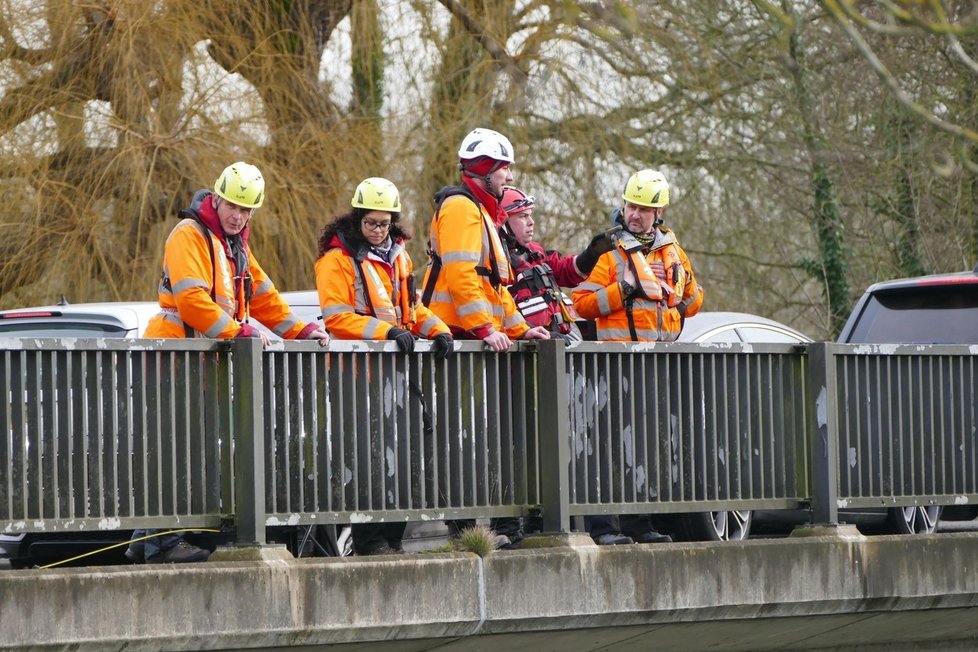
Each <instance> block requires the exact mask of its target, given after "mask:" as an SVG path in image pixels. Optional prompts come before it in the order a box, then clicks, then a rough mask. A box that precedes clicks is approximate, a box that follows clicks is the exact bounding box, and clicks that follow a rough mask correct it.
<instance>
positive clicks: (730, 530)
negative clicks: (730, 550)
mask: <svg viewBox="0 0 978 652" xmlns="http://www.w3.org/2000/svg"><path fill="white" fill-rule="evenodd" d="M750 524H751V512H750V510H743V511H736V512H699V513H695V514H682V515H680V516H679V524H678V528H677V529H678V531H679V534H680V536H681V537H682V538H683V540H685V541H743V540H745V539H747V537H749V536H750Z"/></svg>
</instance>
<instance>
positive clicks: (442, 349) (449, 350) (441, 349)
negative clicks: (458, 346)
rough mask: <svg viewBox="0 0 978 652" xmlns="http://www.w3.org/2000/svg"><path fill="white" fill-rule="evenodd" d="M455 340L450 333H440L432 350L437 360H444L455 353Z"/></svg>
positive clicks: (434, 341) (433, 343)
mask: <svg viewBox="0 0 978 652" xmlns="http://www.w3.org/2000/svg"><path fill="white" fill-rule="evenodd" d="M454 344H455V340H453V339H452V336H451V335H449V334H448V333H438V334H437V335H435V339H434V340H432V344H431V350H432V352H433V353H434V354H435V359H436V360H444V359H445V358H447V357H448V356H450V355H451V354H453V353H455V347H454V346H453V345H454Z"/></svg>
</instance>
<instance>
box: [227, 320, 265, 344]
mask: <svg viewBox="0 0 978 652" xmlns="http://www.w3.org/2000/svg"><path fill="white" fill-rule="evenodd" d="M240 326H241V330H239V331H238V334H237V335H235V337H257V338H258V339H260V340H261V348H263V349H267V348H268V345H269V344H271V343H272V338H270V337H269V336H268V334H267V333H264V332H262V331H260V330H258V329H257V328H255V327H254V326H252V325H251V324H246V323H242V324H240Z"/></svg>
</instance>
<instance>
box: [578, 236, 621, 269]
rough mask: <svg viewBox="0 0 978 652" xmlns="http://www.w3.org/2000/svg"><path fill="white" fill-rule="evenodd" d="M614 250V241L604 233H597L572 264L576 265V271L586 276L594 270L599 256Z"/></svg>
mask: <svg viewBox="0 0 978 652" xmlns="http://www.w3.org/2000/svg"><path fill="white" fill-rule="evenodd" d="M614 248H615V243H614V241H613V240H612V239H611V238H609V237H608V235H607V234H606V233H599V234H598V235H596V236H594V237H593V238H592V239H591V243H590V244H589V245H588V246H587V247H586V248H585V249H584V251H582V252H581V253H579V254H577V258H575V259H574V264H575V265H577V269H578V271H580V272H581V274H583V275H584V276H587V275H588V274H590V273H591V270H592V269H594V266H595V265H597V264H598V258H600V257H601V254H603V253H605V252H608V251H611V250H612V249H614Z"/></svg>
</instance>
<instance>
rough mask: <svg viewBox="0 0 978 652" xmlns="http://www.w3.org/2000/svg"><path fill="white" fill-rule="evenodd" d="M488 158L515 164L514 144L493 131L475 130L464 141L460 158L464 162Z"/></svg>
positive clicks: (459, 151) (459, 149)
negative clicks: (483, 157)
mask: <svg viewBox="0 0 978 652" xmlns="http://www.w3.org/2000/svg"><path fill="white" fill-rule="evenodd" d="M482 156H486V157H488V158H491V159H493V160H496V161H502V162H504V163H515V160H514V159H513V143H511V142H509V138H507V137H506V136H504V135H502V134H501V133H499V132H498V131H493V130H492V129H481V128H480V129H473V130H472V131H470V132H469V133H468V135H467V136H466V137H465V138H463V139H462V144H461V145H459V148H458V157H459V158H460V159H461V160H463V161H468V160H471V159H474V158H479V157H482Z"/></svg>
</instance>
